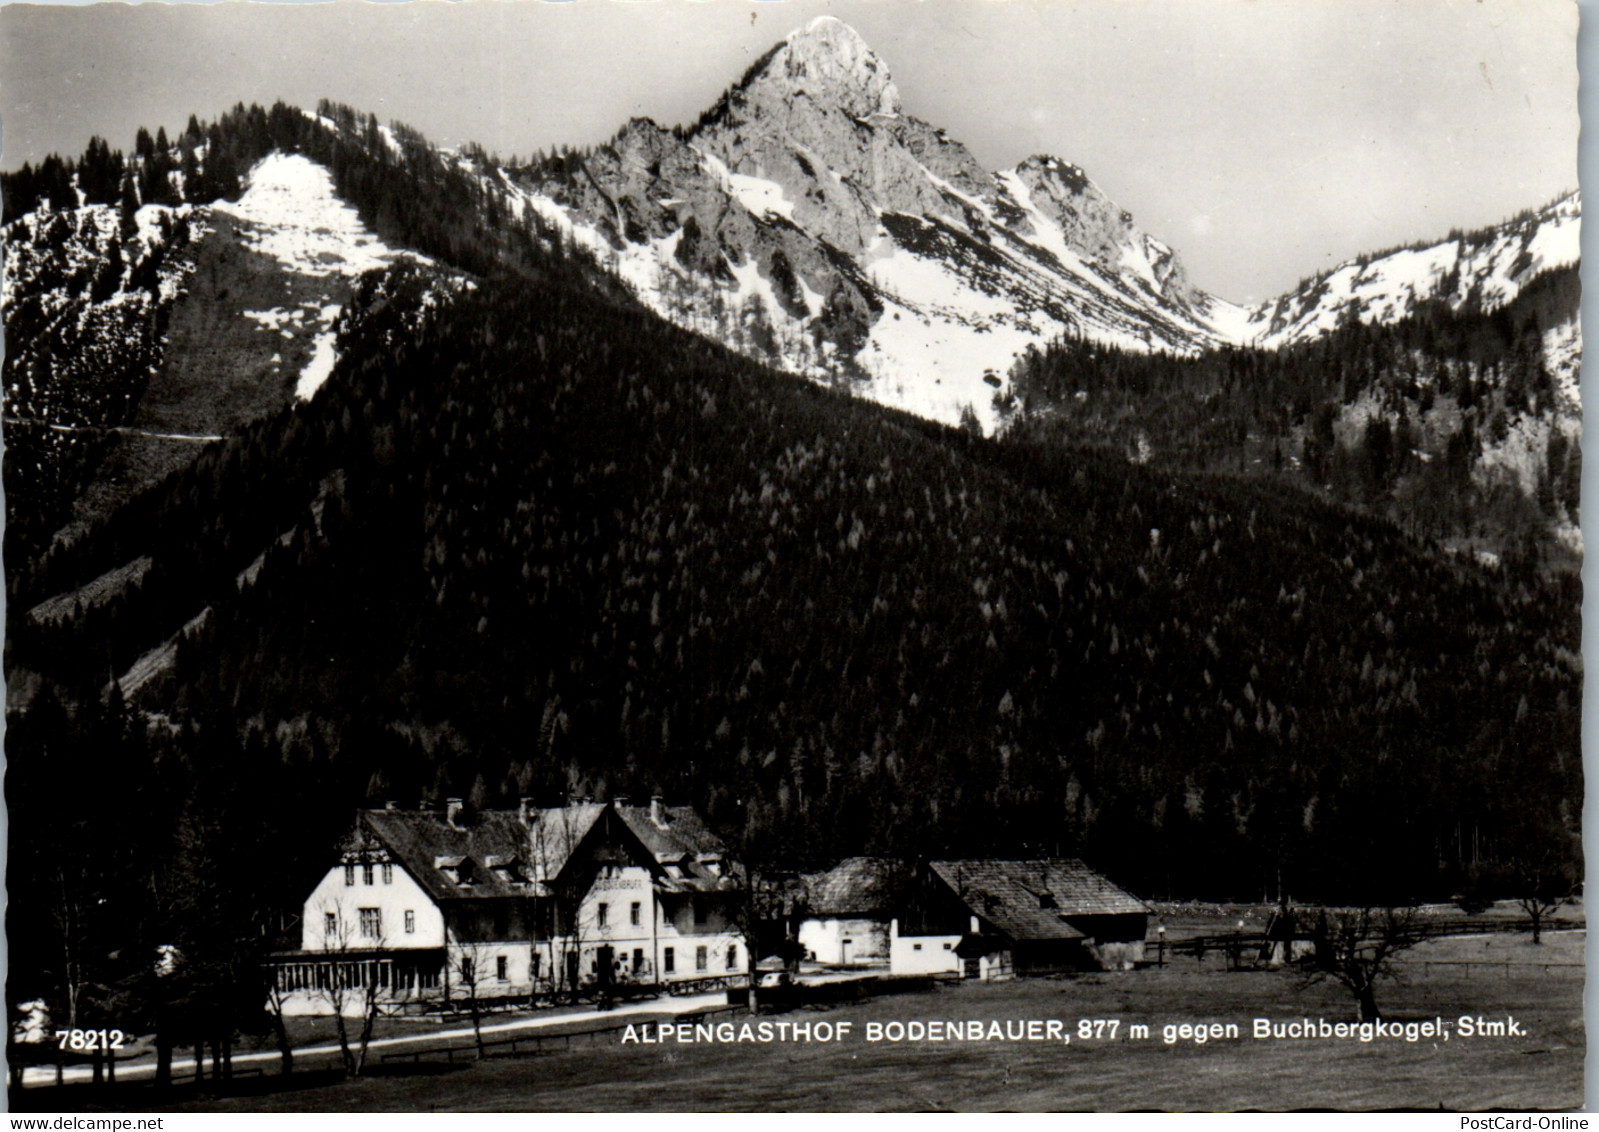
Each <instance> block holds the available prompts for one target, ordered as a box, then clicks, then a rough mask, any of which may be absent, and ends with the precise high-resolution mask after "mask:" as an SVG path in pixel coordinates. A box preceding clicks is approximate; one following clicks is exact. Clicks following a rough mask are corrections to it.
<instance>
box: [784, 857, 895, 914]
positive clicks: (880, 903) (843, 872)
mask: <svg viewBox="0 0 1599 1132" xmlns="http://www.w3.org/2000/svg"><path fill="white" fill-rule="evenodd" d="M897 867H898V863H897V862H895V861H890V860H888V859H886V858H883V857H848V858H845V859H844V860H842V861H840V862H839V863H838V864H837V865H835V866H833V868H831V869H829V870H828V871H827V872H825V873H810V874H808V875H807V876H806V877H805V903H806V908H807V910H808V911H809V912H810V914H811V915H813V916H848V915H852V914H855V915H870V914H873V913H881V914H884V915H886V914H887V913H888V908H889V905H890V904H891V903H892V900H893V895H894V894H893V885H892V883H891V881H892V877H893V871H894V869H896V868H897Z"/></svg>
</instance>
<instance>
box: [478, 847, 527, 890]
mask: <svg viewBox="0 0 1599 1132" xmlns="http://www.w3.org/2000/svg"><path fill="white" fill-rule="evenodd" d="M483 864H484V865H485V866H487V868H488V870H489V871H490V872H491V873H493V874H494V875H495V877H496V878H497V879H498V880H500V881H501V882H502V883H504V884H524V883H526V880H527V878H526V877H524V876H523V875H522V869H521V867H520V863H519V862H518V861H517V859H516V858H515V857H502V856H500V855H499V854H497V853H491V854H489V856H487V857H485V858H483Z"/></svg>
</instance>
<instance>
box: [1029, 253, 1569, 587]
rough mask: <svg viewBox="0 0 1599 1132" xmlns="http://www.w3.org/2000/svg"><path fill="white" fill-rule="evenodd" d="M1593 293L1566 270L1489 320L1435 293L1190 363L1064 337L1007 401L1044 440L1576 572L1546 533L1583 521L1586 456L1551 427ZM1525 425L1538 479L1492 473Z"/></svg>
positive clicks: (1507, 470) (1503, 470)
mask: <svg viewBox="0 0 1599 1132" xmlns="http://www.w3.org/2000/svg"><path fill="white" fill-rule="evenodd" d="M1453 286H1454V285H1453V283H1451V282H1450V281H1448V280H1446V281H1445V282H1444V284H1443V285H1442V286H1441V290H1442V291H1443V292H1445V293H1448V292H1450V291H1451V290H1452V288H1453ZM1580 287H1581V284H1580V282H1579V280H1578V275H1577V269H1576V268H1575V267H1569V268H1557V269H1554V270H1551V271H1547V272H1545V273H1544V274H1542V275H1539V276H1537V277H1536V278H1535V279H1534V280H1533V281H1532V282H1531V283H1530V284H1528V286H1527V287H1526V288H1525V289H1524V290H1523V291H1522V292H1521V293H1520V294H1519V295H1518V297H1517V298H1516V299H1515V300H1514V301H1513V302H1511V303H1510V304H1508V305H1506V306H1503V307H1500V308H1497V309H1495V310H1493V311H1491V312H1484V311H1482V310H1480V309H1474V308H1469V307H1468V308H1462V309H1458V310H1456V309H1452V308H1451V307H1450V306H1449V305H1448V304H1447V303H1445V302H1444V301H1442V300H1434V301H1432V302H1429V303H1426V304H1423V305H1422V306H1421V308H1420V309H1419V310H1418V311H1417V312H1416V313H1415V314H1414V315H1412V316H1411V317H1409V318H1406V319H1404V320H1402V321H1400V322H1397V323H1390V324H1381V323H1374V324H1361V323H1358V322H1351V323H1349V324H1347V325H1344V326H1340V327H1339V328H1337V329H1335V330H1333V331H1332V332H1330V333H1328V334H1326V335H1325V336H1323V337H1321V338H1319V339H1317V340H1316V341H1313V342H1309V343H1304V344H1300V345H1293V346H1288V347H1284V348H1282V349H1278V350H1264V349H1253V348H1247V347H1236V348H1228V349H1221V350H1214V351H1210V352H1207V353H1204V354H1201V355H1199V356H1197V357H1179V356H1175V355H1168V354H1131V353H1126V352H1123V351H1119V350H1113V349H1107V348H1105V347H1101V346H1097V345H1095V344H1093V343H1091V342H1081V341H1074V340H1064V341H1060V342H1056V343H1052V344H1051V345H1049V346H1048V347H1046V348H1044V349H1042V350H1037V349H1033V350H1029V351H1028V352H1027V354H1026V355H1024V356H1023V357H1022V358H1021V359H1020V360H1019V361H1018V362H1017V364H1016V367H1015V370H1014V373H1013V375H1012V376H1013V378H1014V384H1013V386H1012V388H1011V389H1010V390H1008V391H1007V395H1006V400H1005V402H1004V406H1003V407H1004V410H1005V411H1006V414H1007V420H1008V427H1009V428H1010V429H1011V431H1012V432H1013V433H1014V434H1015V435H1017V436H1025V437H1027V438H1029V439H1032V440H1036V441H1039V442H1042V443H1049V442H1054V443H1065V444H1073V443H1077V444H1101V445H1106V446H1109V447H1111V448H1113V449H1115V450H1117V451H1121V452H1124V453H1126V454H1128V455H1129V456H1131V457H1133V458H1135V459H1140V460H1145V461H1150V462H1153V463H1155V464H1157V465H1160V466H1166V467H1176V468H1195V469H1206V470H1214V471H1227V472H1233V473H1240V474H1250V475H1266V476H1270V477H1272V478H1276V479H1280V480H1284V481H1286V482H1289V483H1294V484H1298V485H1301V486H1303V487H1306V488H1309V489H1311V490H1316V491H1320V492H1323V493H1325V494H1326V495H1327V496H1328V497H1330V498H1333V499H1337V500H1339V501H1342V502H1345V503H1349V504H1351V505H1354V506H1357V507H1361V508H1363V509H1365V510H1368V511H1371V512H1374V513H1376V514H1379V515H1383V516H1385V517H1387V518H1390V519H1392V520H1393V521H1394V522H1396V523H1398V524H1399V525H1401V526H1402V527H1403V528H1404V529H1405V530H1407V531H1409V532H1411V533H1413V534H1416V535H1418V536H1422V537H1426V538H1435V539H1441V540H1451V541H1454V542H1458V543H1462V544H1464V543H1472V544H1474V545H1483V546H1486V547H1490V548H1493V549H1494V550H1496V551H1499V550H1503V551H1508V552H1510V553H1513V554H1518V555H1521V556H1523V557H1527V556H1531V557H1534V558H1537V559H1539V560H1540V561H1542V560H1547V559H1552V560H1553V561H1555V562H1562V563H1565V564H1566V565H1574V563H1570V562H1569V559H1568V556H1567V555H1565V554H1562V553H1560V552H1559V551H1558V549H1557V548H1556V544H1555V543H1554V541H1553V540H1552V539H1551V538H1550V537H1549V532H1550V529H1551V527H1552V526H1553V525H1555V524H1557V523H1560V522H1570V523H1575V522H1576V518H1577V500H1578V491H1579V488H1580V485H1581V478H1582V474H1581V452H1580V450H1579V447H1578V445H1577V443H1576V441H1575V440H1574V439H1572V438H1571V437H1570V436H1568V435H1567V434H1566V432H1565V431H1563V430H1561V429H1560V428H1553V429H1550V428H1549V427H1548V426H1547V423H1546V422H1547V419H1548V418H1549V416H1550V415H1551V414H1553V413H1554V412H1555V411H1556V406H1557V402H1558V401H1559V400H1560V398H1561V392H1560V391H1559V390H1558V389H1557V381H1556V377H1555V375H1553V374H1551V373H1550V372H1549V370H1548V367H1547V366H1546V364H1545V350H1544V337H1545V333H1546V332H1547V331H1549V330H1550V329H1551V328H1552V327H1557V326H1560V325H1562V324H1573V323H1574V321H1575V318H1576V310H1577V304H1578V297H1579V292H1580ZM1560 408H1561V409H1562V410H1564V412H1565V413H1568V414H1573V415H1574V407H1573V406H1571V405H1560ZM1513 429H1525V430H1527V431H1528V432H1529V433H1531V434H1532V435H1533V437H1535V438H1536V439H1535V442H1534V443H1533V444H1532V445H1531V446H1530V447H1532V448H1533V449H1534V451H1532V452H1531V453H1529V457H1530V460H1531V463H1532V465H1533V466H1531V467H1529V468H1528V469H1527V472H1528V478H1529V479H1530V481H1531V482H1530V484H1523V483H1521V482H1519V477H1518V475H1517V474H1516V472H1515V470H1514V467H1513V465H1514V463H1515V461H1514V459H1507V460H1504V461H1503V462H1502V464H1501V466H1499V467H1496V468H1489V467H1486V466H1484V465H1483V463H1482V457H1483V454H1484V453H1485V452H1486V451H1489V450H1493V449H1502V448H1503V447H1504V446H1505V444H1506V442H1507V439H1508V438H1509V436H1510V433H1511V432H1512V430H1513ZM1545 434H1547V435H1545ZM1529 487H1530V488H1531V490H1528V488H1529Z"/></svg>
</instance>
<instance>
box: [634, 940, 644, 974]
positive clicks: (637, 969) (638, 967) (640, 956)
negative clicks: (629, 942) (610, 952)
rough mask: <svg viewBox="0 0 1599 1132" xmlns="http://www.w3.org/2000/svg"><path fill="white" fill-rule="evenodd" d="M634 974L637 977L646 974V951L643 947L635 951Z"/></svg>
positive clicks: (636, 948)
mask: <svg viewBox="0 0 1599 1132" xmlns="http://www.w3.org/2000/svg"><path fill="white" fill-rule="evenodd" d="M633 973H634V974H635V975H642V974H643V973H644V949H643V948H642V947H635V948H634V949H633Z"/></svg>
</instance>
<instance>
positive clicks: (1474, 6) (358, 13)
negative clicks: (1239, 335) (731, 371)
mask: <svg viewBox="0 0 1599 1132" xmlns="http://www.w3.org/2000/svg"><path fill="white" fill-rule="evenodd" d="M823 12H830V13H832V14H834V15H837V16H839V17H841V18H843V19H845V20H847V21H848V22H849V23H851V24H852V25H853V26H854V27H855V28H856V29H857V30H858V31H859V32H860V33H861V34H862V35H863V36H864V37H865V38H866V40H867V42H869V43H870V44H871V45H872V46H873V47H874V48H875V49H876V50H877V52H878V54H879V55H880V56H882V58H883V59H884V60H885V62H886V63H887V64H888V66H889V68H890V70H891V71H892V72H893V74H894V77H895V79H896V80H897V81H898V83H899V87H900V93H901V95H902V97H903V101H904V105H905V109H906V111H907V112H908V113H910V114H914V115H916V116H917V117H920V118H923V119H926V120H927V121H929V122H932V123H934V124H936V125H939V126H943V127H945V128H946V129H947V130H948V131H949V133H950V134H951V135H952V136H953V137H955V138H958V139H960V140H961V141H963V142H965V143H966V144H967V146H968V147H969V148H970V149H971V150H972V151H973V153H974V154H975V155H976V156H977V158H978V160H979V161H981V162H982V163H983V164H984V165H986V166H988V167H989V168H991V169H999V168H1004V167H1006V166H1009V165H1011V164H1014V163H1015V162H1017V161H1019V160H1021V159H1022V158H1024V157H1026V156H1028V155H1029V154H1033V153H1050V154H1054V155H1056V156H1059V157H1061V158H1063V159H1065V160H1068V161H1072V162H1075V163H1077V164H1078V165H1081V166H1082V167H1083V168H1084V169H1085V170H1086V171H1087V172H1088V174H1089V176H1091V177H1092V178H1094V180H1095V181H1097V182H1098V184H1099V186H1100V187H1101V188H1102V189H1104V190H1105V192H1106V193H1108V194H1109V195H1110V196H1111V197H1112V199H1114V200H1116V201H1117V202H1118V203H1120V204H1121V206H1122V207H1123V208H1126V209H1128V210H1129V211H1131V212H1132V213H1133V214H1134V217H1135V219H1136V220H1137V221H1138V223H1139V224H1140V225H1141V226H1142V227H1144V228H1145V230H1147V231H1149V232H1151V233H1152V234H1154V235H1156V236H1158V237H1160V238H1161V239H1163V240H1165V241H1166V242H1167V243H1170V244H1171V245H1173V246H1174V247H1175V248H1176V249H1177V250H1178V252H1179V254H1180V255H1181V257H1182V259H1183V260H1184V262H1185V263H1186V264H1187V266H1188V272H1189V277H1190V279H1191V280H1192V281H1193V282H1195V283H1196V284H1198V285H1199V286H1201V287H1204V288H1206V289H1208V290H1211V291H1214V292H1216V293H1217V294H1220V295H1224V296H1226V297H1228V298H1231V299H1236V300H1241V301H1242V300H1250V299H1261V298H1266V297H1269V296H1271V295H1274V294H1276V293H1278V292H1280V291H1282V290H1284V289H1286V288H1288V287H1289V286H1291V285H1292V284H1293V283H1294V282H1295V281H1297V280H1298V279H1299V278H1300V277H1302V276H1304V275H1307V274H1310V273H1312V272H1314V271H1317V270H1320V269H1322V268H1325V267H1329V266H1332V265H1333V264H1334V263H1336V262H1338V261H1340V260H1343V259H1347V258H1349V257H1350V256H1352V255H1355V254H1357V253H1359V252H1362V251H1368V250H1373V249H1375V248H1377V247H1382V246H1387V245H1392V244H1396V243H1403V242H1408V241H1411V240H1417V239H1429V238H1435V237H1441V236H1443V235H1444V233H1446V232H1447V231H1448V230H1449V229H1450V228H1451V227H1475V226H1478V225H1482V224H1488V223H1492V222H1495V221H1497V220H1500V219H1502V218H1504V217H1505V216H1507V215H1509V214H1511V213H1514V212H1516V211H1517V210H1519V209H1522V208H1525V207H1529V206H1533V205H1538V204H1542V203H1544V202H1545V201H1547V200H1549V199H1551V198H1553V197H1554V196H1556V195H1558V194H1559V193H1561V192H1563V191H1565V190H1567V189H1571V188H1575V187H1576V185H1577V172H1576V155H1577V129H1578V120H1577V109H1576V93H1577V92H1576V85H1577V78H1576V76H1577V70H1576V50H1575V41H1574V36H1575V31H1576V12H1577V10H1576V6H1575V5H1574V4H1573V3H1570V2H1567V0H1482V2H1478V0H1464V2H1455V0H1398V2H1395V0H1123V2H1113V0H1083V2H1070V0H1010V2H1008V3H998V2H994V0H915V2H912V0H833V2H827V0H701V2H698V3H689V2H687V0H632V2H626V3H624V2H621V0H573V2H569V3H550V2H546V0H518V2H499V0H465V2H462V3H442V2H437V0H435V2H425V3H403V4H402V3H391V4H365V3H356V2H348V0H344V2H338V3H329V4H314V5H313V4H265V3H256V4H242V3H228V4H217V5H192V4H181V5H158V4H143V5H134V6H130V5H121V4H103V5H86V6H44V7H41V6H35V5H22V4H12V5H7V6H5V7H3V8H0V126H3V130H4V135H3V151H0V164H3V167H4V168H7V169H14V168H16V167H17V166H19V165H21V164H22V162H24V161H37V160H38V159H39V158H40V157H41V156H43V155H44V154H45V153H47V152H49V151H51V150H60V151H63V152H73V153H76V152H78V151H80V150H81V149H82V148H83V145H84V143H85V142H86V141H87V140H88V138H89V136H90V135H91V134H96V133H98V134H101V135H103V136H105V137H106V138H107V139H109V140H110V141H111V143H112V145H113V146H116V147H118V148H123V149H127V148H131V146H132V142H133V134H134V131H135V129H136V128H137V127H138V126H140V125H146V126H148V127H150V129H151V130H152V132H153V131H154V129H155V127H157V126H161V125H164V126H166V127H167V128H168V130H169V131H171V130H173V129H175V128H176V127H180V126H181V125H182V124H183V123H184V122H185V121H186V120H187V119H188V116H189V115H190V114H191V113H195V114H198V115H199V116H201V117H202V118H209V117H214V116H215V115H217V114H218V113H220V112H221V111H222V110H224V109H226V108H227V107H228V106H230V105H232V104H233V103H234V102H237V101H241V100H242V101H246V102H249V101H258V102H262V103H269V102H271V101H272V100H275V99H279V98H281V99H284V100H286V101H290V102H293V103H296V104H299V105H303V106H310V105H312V104H313V103H314V102H315V101H316V99H317V98H319V97H323V96H326V97H330V98H334V99H337V100H340V101H343V102H348V103H350V104H352V105H354V106H355V107H357V108H358V109H362V110H372V111H374V112H376V113H377V114H378V115H379V116H380V117H381V118H384V119H385V120H387V119H399V120H402V121H405V122H409V123H411V124H412V125H414V126H416V127H418V128H419V129H421V130H422V131H423V132H424V133H426V134H427V135H428V136H429V137H431V138H433V139H434V140H435V141H438V142H442V143H446V144H455V143H459V142H461V141H466V140H476V141H479V142H481V143H482V144H483V145H484V146H486V147H487V148H489V149H492V150H496V151H498V152H500V153H502V154H512V153H515V154H526V153H529V152H531V151H532V150H534V149H537V148H544V147H549V146H552V145H555V144H557V143H562V142H565V143H569V144H574V145H583V144H592V143H595V142H599V141H603V140H604V139H605V138H606V137H608V136H609V135H611V134H612V133H614V132H615V130H616V128H617V127H618V126H620V125H621V124H622V122H623V121H624V120H625V119H626V118H628V117H629V116H632V115H645V116H648V117H651V118H654V119H656V120H657V121H659V122H662V123H663V124H671V123H675V122H680V121H684V120H692V119H693V118H694V117H695V116H696V115H697V114H698V113H699V111H700V110H702V109H703V108H705V107H706V106H708V105H709V104H710V103H711V102H712V101H713V100H714V99H715V97H716V96H717V95H718V94H719V93H720V92H721V90H722V89H723V88H724V87H725V86H727V85H728V84H729V83H731V82H733V81H735V80H736V79H737V78H738V77H739V75H740V74H741V73H742V72H743V70H744V68H745V67H746V66H748V64H749V63H750V62H751V61H752V60H753V59H754V58H755V57H757V56H758V55H759V54H761V53H762V52H763V51H764V50H765V49H766V48H768V47H769V46H771V44H772V43H774V42H775V41H776V40H778V39H780V38H781V37H782V36H783V35H784V34H786V33H787V32H788V31H789V30H791V29H792V28H794V27H796V26H799V25H801V24H803V23H805V22H806V21H807V20H809V19H811V18H812V17H813V16H815V15H818V14H820V13H823Z"/></svg>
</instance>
